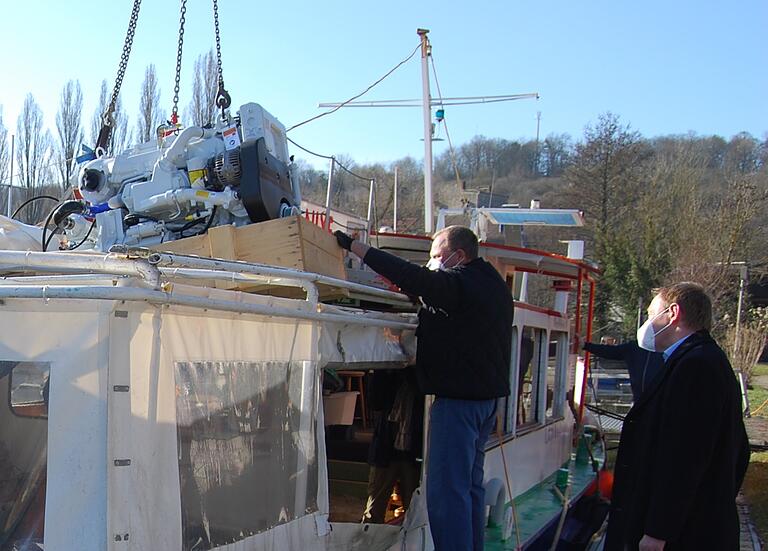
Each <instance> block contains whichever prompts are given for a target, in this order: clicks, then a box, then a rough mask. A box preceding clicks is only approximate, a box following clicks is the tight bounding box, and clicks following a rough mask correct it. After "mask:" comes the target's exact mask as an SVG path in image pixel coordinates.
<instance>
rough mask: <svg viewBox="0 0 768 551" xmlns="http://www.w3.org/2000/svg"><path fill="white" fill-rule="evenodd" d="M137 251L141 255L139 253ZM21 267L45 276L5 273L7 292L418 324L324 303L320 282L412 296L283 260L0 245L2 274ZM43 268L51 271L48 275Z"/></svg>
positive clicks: (372, 293) (370, 293)
mask: <svg viewBox="0 0 768 551" xmlns="http://www.w3.org/2000/svg"><path fill="white" fill-rule="evenodd" d="M137 252H140V253H141V255H137V254H136V253H137ZM19 272H27V273H29V272H31V273H33V274H38V275H31V276H18V275H13V276H10V277H5V278H3V281H2V284H0V298H2V299H10V298H27V299H44V300H49V299H73V300H84V299H103V300H123V301H138V302H147V303H151V304H169V305H170V304H173V305H179V306H187V307H193V308H200V309H210V310H219V311H228V312H237V313H249V314H257V315H265V316H273V317H282V318H293V319H305V320H312V321H326V322H335V323H344V324H354V325H367V326H374V327H389V328H391V329H407V330H412V329H415V327H416V325H415V320H414V319H413V315H412V314H396V313H385V312H376V311H370V310H365V309H360V308H352V307H344V306H336V305H327V304H323V303H321V302H319V292H318V289H317V284H324V285H329V286H334V287H338V288H341V289H349V290H351V291H354V292H356V293H358V294H359V295H363V296H367V297H370V298H371V299H376V298H379V299H386V300H389V301H396V302H398V303H402V304H408V305H410V301H409V300H408V299H407V297H406V296H405V295H402V294H400V293H396V292H393V291H387V290H383V289H377V288H373V287H369V286H366V285H362V284H357V283H352V282H347V281H344V280H340V279H336V278H331V277H327V276H323V275H321V274H314V273H308V272H301V271H299V270H291V269H288V268H280V267H276V266H268V265H259V264H249V263H245V262H234V261H224V260H217V259H207V258H199V257H192V256H183V255H175V254H170V253H157V252H155V251H146V250H145V251H136V250H134V251H130V252H120V253H118V252H109V253H81V254H73V253H55V252H45V253H42V252H41V253H35V252H23V251H0V273H6V274H18V273H19ZM41 273H42V274H50V275H46V276H40V275H39V274H41ZM98 274H101V276H99V275H98ZM107 276H111V277H117V278H118V279H116V280H115V281H114V282H103V278H104V277H107ZM100 279H101V280H102V281H100ZM171 279H173V280H180V281H183V282H186V281H197V282H198V283H199V281H200V280H209V281H212V280H217V281H230V282H235V283H263V284H265V285H269V286H270V287H271V286H289V287H296V288H301V289H303V290H304V291H305V292H306V298H305V299H295V298H283V297H280V298H279V301H278V302H275V300H267V301H263V300H259V299H256V298H253V299H250V300H249V299H246V298H244V297H245V296H253V295H250V293H244V292H240V291H236V290H227V289H219V288H217V289H215V291H216V294H215V296H201V293H202V291H201V290H202V289H205V287H200V286H199V285H198V286H197V287H192V286H190V285H182V284H179V285H175V284H173V283H172V282H171V281H170V280H171ZM129 282H130V283H129ZM100 283H101V284H100ZM208 294H209V295H210V293H208ZM268 298H272V297H268Z"/></svg>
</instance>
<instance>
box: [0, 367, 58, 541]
mask: <svg viewBox="0 0 768 551" xmlns="http://www.w3.org/2000/svg"><path fill="white" fill-rule="evenodd" d="M49 373H50V364H49V363H48V362H17V361H0V396H4V397H6V399H5V400H3V402H2V403H0V550H2V551H6V550H8V551H10V550H13V551H26V550H32V549H35V550H37V549H40V547H38V544H42V542H43V531H44V526H45V494H46V479H45V473H46V464H47V461H46V460H47V451H48V446H47V443H48V421H47V417H48V377H49Z"/></svg>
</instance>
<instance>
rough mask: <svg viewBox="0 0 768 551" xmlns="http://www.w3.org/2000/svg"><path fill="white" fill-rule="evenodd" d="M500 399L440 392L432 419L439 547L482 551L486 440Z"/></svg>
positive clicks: (431, 487)
mask: <svg viewBox="0 0 768 551" xmlns="http://www.w3.org/2000/svg"><path fill="white" fill-rule="evenodd" d="M495 412H496V400H456V399H453V398H436V399H435V402H434V403H433V404H432V409H431V411H430V421H429V450H428V454H429V455H428V464H427V513H428V514H429V526H430V530H431V531H432V539H433V540H434V542H435V550H436V551H454V550H455V551H470V550H473V551H482V549H483V538H484V536H485V489H484V488H483V461H484V460H485V443H486V442H487V441H488V436H489V435H490V434H491V430H492V429H493V426H494V421H495Z"/></svg>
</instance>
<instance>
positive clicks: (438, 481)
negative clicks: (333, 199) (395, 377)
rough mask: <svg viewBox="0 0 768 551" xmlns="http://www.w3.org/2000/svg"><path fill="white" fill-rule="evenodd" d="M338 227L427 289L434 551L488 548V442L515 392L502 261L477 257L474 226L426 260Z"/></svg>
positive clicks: (345, 243)
mask: <svg viewBox="0 0 768 551" xmlns="http://www.w3.org/2000/svg"><path fill="white" fill-rule="evenodd" d="M335 235H336V239H337V240H338V242H339V245H340V246H341V247H343V248H345V249H347V250H351V251H352V252H353V253H355V254H356V255H357V256H359V257H360V258H362V259H363V261H364V262H365V263H366V264H367V265H368V266H370V267H371V268H372V269H373V270H375V271H376V272H377V273H379V274H381V275H382V276H384V277H386V278H387V279H389V280H390V281H392V282H393V283H394V284H395V285H397V286H398V287H400V289H402V290H403V291H404V292H406V293H409V294H412V295H417V296H419V297H421V300H422V302H423V304H424V306H423V307H422V308H421V309H420V310H419V327H418V329H417V331H416V336H417V338H418V342H417V348H416V367H417V376H418V381H419V386H420V388H421V391H422V392H423V393H424V394H434V395H435V397H436V398H435V401H434V403H433V405H432V409H431V410H430V425H429V448H428V450H427V474H426V476H427V510H428V513H429V523H430V529H431V531H432V538H433V539H434V542H435V547H436V549H437V550H438V551H453V550H456V551H467V550H474V551H479V550H482V549H483V537H484V532H485V522H484V521H485V506H484V501H485V492H484V489H483V462H484V459H485V444H486V442H487V440H488V437H489V435H490V432H491V430H492V428H493V426H494V422H495V411H496V399H497V398H500V397H502V396H508V395H509V362H510V352H511V333H512V318H513V313H514V305H513V301H512V295H511V294H510V292H509V289H508V288H507V285H506V283H505V282H504V280H503V279H502V278H501V276H500V275H499V273H498V272H497V271H496V269H495V268H494V267H493V266H491V265H490V264H489V263H488V262H486V261H485V260H483V259H482V258H479V257H478V243H477V237H476V236H475V234H474V233H472V231H471V230H470V229H469V228H466V227H463V226H450V227H448V228H445V229H443V230H440V231H439V232H437V233H436V234H435V236H434V238H433V241H432V248H431V250H430V261H429V264H428V265H427V267H424V266H417V265H416V264H412V263H410V262H407V261H405V260H402V259H400V258H398V257H396V256H393V255H391V254H388V253H385V252H383V251H380V250H378V249H375V248H372V247H368V246H367V245H364V244H363V243H360V242H359V241H354V240H352V238H350V237H349V236H347V235H346V234H344V233H342V232H336V233H335Z"/></svg>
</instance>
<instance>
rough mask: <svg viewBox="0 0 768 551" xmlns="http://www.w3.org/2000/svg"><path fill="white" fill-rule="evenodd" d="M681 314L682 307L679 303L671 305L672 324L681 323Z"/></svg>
mask: <svg viewBox="0 0 768 551" xmlns="http://www.w3.org/2000/svg"><path fill="white" fill-rule="evenodd" d="M680 313H681V312H680V305H679V304H678V303H676V302H673V303H672V304H670V305H669V321H670V322H671V323H675V322H676V321H680Z"/></svg>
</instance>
